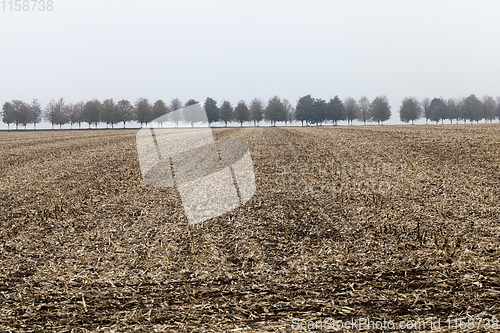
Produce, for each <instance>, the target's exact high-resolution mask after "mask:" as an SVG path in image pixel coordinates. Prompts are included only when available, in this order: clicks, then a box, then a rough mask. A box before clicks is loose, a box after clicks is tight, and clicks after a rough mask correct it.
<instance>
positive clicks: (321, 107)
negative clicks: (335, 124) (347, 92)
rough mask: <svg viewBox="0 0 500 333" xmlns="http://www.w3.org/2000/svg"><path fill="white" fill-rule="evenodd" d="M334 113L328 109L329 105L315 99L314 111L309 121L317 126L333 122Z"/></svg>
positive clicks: (319, 99) (322, 100)
mask: <svg viewBox="0 0 500 333" xmlns="http://www.w3.org/2000/svg"><path fill="white" fill-rule="evenodd" d="M333 117H334V116H333V113H332V112H331V109H329V108H328V104H327V103H326V101H325V100H324V99H322V98H313V109H312V113H311V115H310V119H309V121H310V122H312V123H315V124H316V126H318V125H319V124H322V123H323V122H325V121H326V120H333Z"/></svg>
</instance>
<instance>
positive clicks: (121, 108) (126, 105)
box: [117, 99, 134, 128]
mask: <svg viewBox="0 0 500 333" xmlns="http://www.w3.org/2000/svg"><path fill="white" fill-rule="evenodd" d="M117 107H118V113H119V114H120V121H121V122H123V128H125V124H126V123H127V122H128V121H132V120H134V106H133V105H132V104H131V103H130V102H129V101H128V100H126V99H122V100H121V101H119V102H118V103H117Z"/></svg>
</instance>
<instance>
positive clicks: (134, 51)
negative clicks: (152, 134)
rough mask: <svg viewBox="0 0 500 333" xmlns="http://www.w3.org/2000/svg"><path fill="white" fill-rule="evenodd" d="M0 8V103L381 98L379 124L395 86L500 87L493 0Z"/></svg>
mask: <svg viewBox="0 0 500 333" xmlns="http://www.w3.org/2000/svg"><path fill="white" fill-rule="evenodd" d="M0 6H1V5H0ZM0 10H1V11H0V103H1V104H3V103H4V102H6V101H10V100H13V99H20V100H23V101H26V102H31V100H32V99H33V98H38V99H39V101H40V102H41V103H42V104H43V105H44V106H45V104H46V103H48V102H49V101H50V100H51V99H58V98H60V97H63V98H64V99H65V100H66V101H67V102H78V101H81V100H84V101H86V100H89V99H93V98H97V99H99V100H101V101H102V100H103V99H106V98H114V99H115V101H118V100H120V99H128V100H130V101H131V102H135V100H136V99H137V98H139V97H146V98H149V100H150V101H152V102H154V101H155V100H157V99H163V100H164V101H166V102H169V101H170V100H172V99H173V98H175V97H178V98H180V99H181V100H182V101H183V102H185V101H187V100H188V99H190V98H194V99H196V100H198V101H203V100H205V98H206V97H212V98H214V99H216V100H217V101H218V102H219V103H221V102H222V100H223V99H227V100H229V101H231V102H232V103H237V102H238V101H239V100H241V99H243V100H245V101H247V102H250V101H251V100H252V99H253V98H254V97H259V98H262V99H264V100H265V101H267V100H268V99H269V98H270V97H272V96H274V95H278V96H279V97H281V98H286V99H288V100H290V101H291V102H292V103H293V104H295V103H296V101H297V100H298V98H299V97H301V96H304V95H306V94H311V95H312V96H313V97H316V98H324V99H326V100H328V99H330V98H332V97H334V96H335V95H339V97H340V98H341V99H344V98H346V97H354V98H356V99H358V98H359V97H361V96H365V95H366V96H368V97H369V98H370V100H371V99H373V98H375V97H376V96H378V95H387V96H388V98H389V102H390V104H391V106H392V114H393V115H392V119H391V121H390V122H388V123H398V122H399V113H398V110H399V106H400V104H401V100H402V99H403V98H404V97H407V96H414V97H418V98H423V97H429V98H433V97H441V96H442V97H445V98H451V97H465V96H468V95H470V94H472V93H474V94H476V95H477V96H478V97H481V96H483V95H492V96H499V95H500V60H499V59H500V58H499V54H500V43H499V42H498V39H499V38H498V33H499V32H500V20H499V17H500V15H499V14H500V0H498V1H495V0H474V1H469V0H442V1H440V0H433V1H430V0H418V1H415V0H412V1H409V0H382V1H375V0H348V1H347V0H346V1H339V0H333V1H332V0H330V1H329V0H323V1H320V0H312V1H311V0H310V1H293V0H288V1H278V0H267V1H260V0H252V1H238V0H231V1H221V0H217V1H207V0H205V1H202V0H199V1H198V0H183V1H160V0H158V1H153V0H143V1H129V0H104V1H96V0H54V9H53V10H52V11H51V12H48V11H44V12H41V11H37V10H35V11H34V12H31V11H29V12H24V11H20V12H15V11H13V12H11V11H9V10H8V8H7V11H3V8H2V7H0ZM0 126H2V128H4V127H6V125H5V124H1V125H0Z"/></svg>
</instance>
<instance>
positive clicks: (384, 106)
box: [370, 96, 391, 124]
mask: <svg viewBox="0 0 500 333" xmlns="http://www.w3.org/2000/svg"><path fill="white" fill-rule="evenodd" d="M370 117H371V118H372V119H373V120H374V121H376V122H377V123H378V124H380V123H381V122H382V124H383V123H384V121H386V120H389V119H390V118H391V106H390V105H389V100H388V99H387V97H386V96H379V97H377V98H375V99H374V100H373V102H372V103H371V105H370Z"/></svg>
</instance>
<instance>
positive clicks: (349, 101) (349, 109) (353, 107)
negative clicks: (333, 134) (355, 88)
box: [344, 97, 360, 125]
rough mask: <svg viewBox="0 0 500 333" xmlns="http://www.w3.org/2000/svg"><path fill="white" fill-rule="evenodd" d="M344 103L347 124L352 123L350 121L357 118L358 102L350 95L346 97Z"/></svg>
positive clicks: (358, 114) (358, 112)
mask: <svg viewBox="0 0 500 333" xmlns="http://www.w3.org/2000/svg"><path fill="white" fill-rule="evenodd" d="M344 105H345V110H346V113H347V124H349V123H350V124H351V125H352V121H353V120H354V119H358V118H359V116H360V108H359V105H358V102H357V101H356V100H355V99H354V98H352V97H347V98H346V99H345V101H344Z"/></svg>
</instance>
